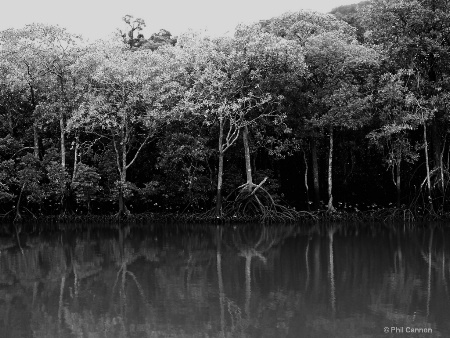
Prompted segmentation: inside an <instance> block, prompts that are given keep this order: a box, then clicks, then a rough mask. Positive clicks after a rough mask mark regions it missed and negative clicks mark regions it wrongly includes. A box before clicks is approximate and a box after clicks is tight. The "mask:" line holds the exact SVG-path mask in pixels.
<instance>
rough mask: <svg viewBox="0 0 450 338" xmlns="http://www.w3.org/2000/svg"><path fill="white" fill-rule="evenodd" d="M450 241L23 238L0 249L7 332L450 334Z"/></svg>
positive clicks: (429, 234)
mask: <svg viewBox="0 0 450 338" xmlns="http://www.w3.org/2000/svg"><path fill="white" fill-rule="evenodd" d="M448 235H449V231H448V230H447V229H445V228H444V227H442V226H439V225H430V226H428V227H426V228H425V227H424V228H421V227H414V228H412V227H411V228H405V227H404V226H397V227H384V226H380V225H372V226H369V225H364V226H363V225H359V226H356V225H353V226H350V225H337V226H329V225H327V226H326V225H316V226H313V227H294V226H265V227H262V226H256V225H241V226H235V227H217V226H200V225H196V226H188V225H177V226H176V225H172V226H168V225H166V226H156V225H155V226H149V227H148V228H146V229H145V230H144V229H132V228H130V227H121V228H117V229H115V230H110V231H94V230H91V231H87V232H75V231H66V232H62V233H59V234H56V235H51V236H44V235H41V236H38V237H33V236H29V237H27V236H26V235H23V233H22V234H21V237H20V239H19V238H17V236H14V237H12V238H1V239H0V330H1V332H2V337H14V338H16V337H299V336H301V337H362V336H367V337H370V336H388V337H389V336H399V335H398V334H395V333H394V332H391V334H385V333H384V331H383V330H384V328H385V327H388V328H390V329H391V328H395V329H399V330H400V329H403V332H404V334H406V333H407V330H408V329H409V330H411V329H414V328H416V329H421V330H422V332H421V333H415V334H414V337H445V336H450V324H449V322H448V317H449V315H450V302H449V301H450V295H449V290H448V283H447V278H448V276H449V274H450V268H449V267H450V265H449V260H450V249H449V248H448V245H447V243H446V241H447V236H448ZM18 243H20V246H19V245H18ZM425 329H427V330H432V333H429V332H427V331H424V330H425Z"/></svg>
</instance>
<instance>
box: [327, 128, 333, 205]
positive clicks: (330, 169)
mask: <svg viewBox="0 0 450 338" xmlns="http://www.w3.org/2000/svg"><path fill="white" fill-rule="evenodd" d="M333 211H334V207H333V127H330V153H329V155H328V212H333Z"/></svg>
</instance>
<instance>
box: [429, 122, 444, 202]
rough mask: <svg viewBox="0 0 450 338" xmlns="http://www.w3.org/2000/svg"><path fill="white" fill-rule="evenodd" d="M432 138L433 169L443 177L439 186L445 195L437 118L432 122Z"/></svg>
mask: <svg viewBox="0 0 450 338" xmlns="http://www.w3.org/2000/svg"><path fill="white" fill-rule="evenodd" d="M431 136H432V146H433V164H434V165H433V169H434V170H436V169H437V170H438V171H439V175H440V177H441V182H440V184H439V185H438V187H439V189H440V190H441V193H444V180H443V176H444V174H443V167H442V157H441V153H442V150H441V149H442V142H441V135H440V132H439V127H438V125H437V121H436V117H434V118H433V120H432V121H431Z"/></svg>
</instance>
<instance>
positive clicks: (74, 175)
mask: <svg viewBox="0 0 450 338" xmlns="http://www.w3.org/2000/svg"><path fill="white" fill-rule="evenodd" d="M79 149H80V134H79V133H78V132H77V133H76V135H75V150H74V155H73V173H72V183H73V182H75V179H76V178H77V171H78V151H79Z"/></svg>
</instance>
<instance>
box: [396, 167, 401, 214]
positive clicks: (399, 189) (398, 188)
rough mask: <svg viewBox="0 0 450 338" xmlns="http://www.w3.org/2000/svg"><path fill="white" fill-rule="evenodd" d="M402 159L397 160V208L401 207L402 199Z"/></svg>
mask: <svg viewBox="0 0 450 338" xmlns="http://www.w3.org/2000/svg"><path fill="white" fill-rule="evenodd" d="M401 163H402V162H401V160H399V161H398V162H397V173H396V174H397V177H396V181H395V186H396V188H397V208H400V207H401V199H402V188H401V184H400V178H401Z"/></svg>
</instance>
